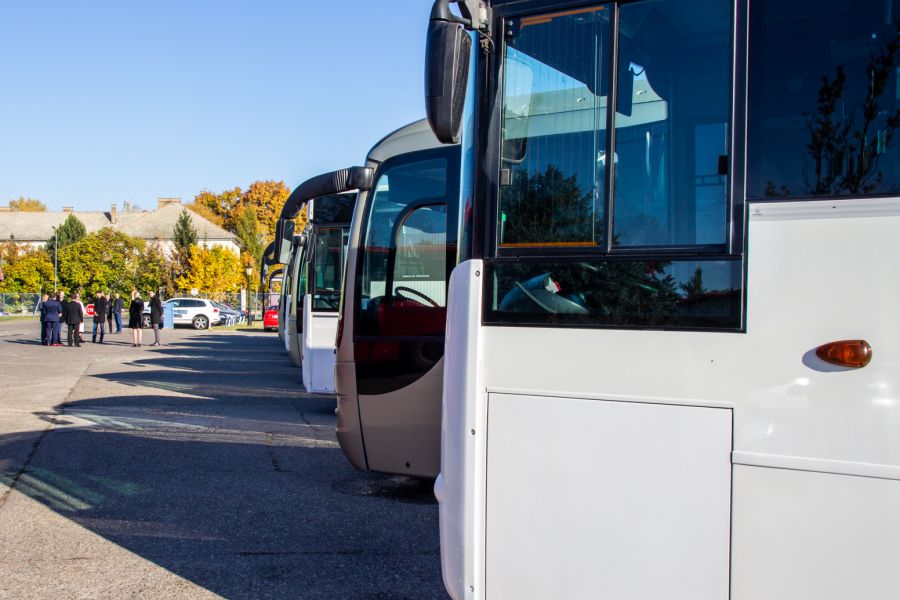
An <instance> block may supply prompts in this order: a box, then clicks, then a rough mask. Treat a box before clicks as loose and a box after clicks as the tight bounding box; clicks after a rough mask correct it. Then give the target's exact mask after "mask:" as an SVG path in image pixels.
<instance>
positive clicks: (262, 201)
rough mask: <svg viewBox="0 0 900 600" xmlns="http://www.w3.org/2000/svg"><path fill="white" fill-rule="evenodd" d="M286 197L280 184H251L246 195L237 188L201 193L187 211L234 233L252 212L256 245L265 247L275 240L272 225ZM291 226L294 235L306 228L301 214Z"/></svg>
mask: <svg viewBox="0 0 900 600" xmlns="http://www.w3.org/2000/svg"><path fill="white" fill-rule="evenodd" d="M290 195H291V190H290V188H288V187H287V186H286V185H285V184H284V182H283V181H254V182H253V183H251V184H250V187H249V188H247V190H246V191H245V190H242V189H241V188H240V187H236V188H234V189H232V190H225V191H224V192H222V193H220V194H216V193H214V192H211V191H209V190H203V191H202V192H200V193H199V194H197V195H196V196H195V197H194V201H193V202H191V203H190V204H187V207H188V208H190V209H191V210H193V211H194V212H195V213H197V214H198V215H200V216H202V217H205V218H207V219H209V220H210V221H212V222H213V223H215V224H216V225H218V226H219V227H221V228H223V229H227V230H228V231H231V232H235V231H236V229H237V225H238V223H237V221H238V220H239V219H240V217H241V216H242V215H245V211H246V210H247V209H252V210H253V211H254V212H255V214H256V220H257V222H258V223H259V237H260V243H262V245H263V247H265V246H266V245H267V244H268V243H269V242H270V241H271V240H273V239H274V238H275V222H276V221H277V220H278V217H279V216H281V209H282V207H283V206H284V203H285V201H287V199H288V196H290ZM295 223H296V227H295V229H296V231H302V230H303V227H305V226H306V211H305V210H304V211H303V213H302V214H301V215H300V216H299V217H298V218H297V219H296V220H295Z"/></svg>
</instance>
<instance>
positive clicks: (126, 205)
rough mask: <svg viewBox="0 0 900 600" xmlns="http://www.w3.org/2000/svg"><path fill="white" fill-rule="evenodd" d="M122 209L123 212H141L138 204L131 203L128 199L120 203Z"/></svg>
mask: <svg viewBox="0 0 900 600" xmlns="http://www.w3.org/2000/svg"><path fill="white" fill-rule="evenodd" d="M122 210H123V211H124V212H141V205H140V204H132V203H131V202H129V201H128V200H126V201H125V202H123V203H122Z"/></svg>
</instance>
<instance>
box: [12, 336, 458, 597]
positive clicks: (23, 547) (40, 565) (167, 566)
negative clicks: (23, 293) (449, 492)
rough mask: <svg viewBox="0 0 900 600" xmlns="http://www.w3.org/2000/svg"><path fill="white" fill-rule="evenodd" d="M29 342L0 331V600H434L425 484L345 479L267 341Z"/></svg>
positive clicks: (291, 375) (343, 464) (323, 408)
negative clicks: (138, 344) (49, 344)
mask: <svg viewBox="0 0 900 600" xmlns="http://www.w3.org/2000/svg"><path fill="white" fill-rule="evenodd" d="M37 331H38V324H37V322H36V321H31V320H28V321H11V322H9V321H0V482H2V483H3V486H0V598H15V599H21V598H41V599H43V598H52V599H67V598H73V599H78V600H87V599H107V598H110V599H112V598H115V599H119V598H128V599H136V598H165V599H170V598H172V599H180V598H189V599H194V598H197V599H202V598H227V599H245V598H246V599H257V598H273V599H304V598H341V599H370V600H391V599H417V600H418V599H428V598H447V595H446V592H445V591H444V588H443V584H442V582H441V569H440V550H439V539H438V510H437V503H436V501H435V499H434V494H433V491H432V485H433V482H430V481H420V480H417V479H414V478H408V477H387V476H381V475H375V474H371V473H361V472H359V471H357V470H356V469H355V468H354V467H352V466H351V465H350V464H349V463H348V462H347V460H346V459H345V458H344V455H343V454H342V453H341V451H340V448H339V447H338V444H337V441H336V439H335V435H334V427H335V424H336V421H337V417H336V416H335V414H334V408H335V400H334V397H333V396H323V395H312V394H306V393H305V392H303V391H302V390H303V387H302V383H301V378H300V370H299V369H297V368H296V367H294V366H293V364H292V363H291V362H290V359H289V358H288V357H287V354H286V353H285V352H284V347H283V345H281V344H280V342H279V340H278V337H277V335H275V334H274V333H264V332H262V331H260V330H256V331H250V330H245V331H240V330H238V331H220V330H215V329H214V330H212V331H194V330H191V329H176V330H175V331H168V330H167V331H164V332H163V346H161V347H159V348H153V347H149V346H147V345H146V342H147V341H148V337H147V336H146V332H145V337H144V342H145V345H144V346H143V347H141V348H132V347H131V343H132V340H131V335H130V331H128V332H127V333H124V332H123V333H122V334H120V335H111V336H107V338H106V340H107V343H106V344H102V345H101V344H91V343H90V341H88V342H87V344H85V346H84V347H82V348H68V347H65V346H63V347H49V348H48V347H44V346H41V345H40V344H39V343H38V339H37V337H38V336H37ZM89 338H90V336H89V335H88V336H87V338H86V339H88V340H89ZM149 338H150V341H151V342H152V332H150V336H149Z"/></svg>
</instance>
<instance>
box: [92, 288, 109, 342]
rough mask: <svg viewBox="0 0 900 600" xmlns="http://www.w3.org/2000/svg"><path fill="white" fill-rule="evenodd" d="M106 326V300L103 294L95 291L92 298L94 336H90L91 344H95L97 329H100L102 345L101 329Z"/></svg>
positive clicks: (101, 334) (101, 335)
mask: <svg viewBox="0 0 900 600" xmlns="http://www.w3.org/2000/svg"><path fill="white" fill-rule="evenodd" d="M104 325H106V298H104V297H103V293H102V292H100V290H97V293H96V295H95V297H94V334H93V335H92V336H91V343H92V344H96V343H97V327H100V343H101V344H102V343H103V333H104V331H103V328H104Z"/></svg>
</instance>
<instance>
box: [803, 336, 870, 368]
mask: <svg viewBox="0 0 900 600" xmlns="http://www.w3.org/2000/svg"><path fill="white" fill-rule="evenodd" d="M816 356H818V357H819V358H821V359H822V360H824V361H825V362H827V363H831V364H833V365H840V366H842V367H853V368H855V369H859V368H861V367H864V366H866V365H867V364H869V361H871V360H872V347H871V346H870V345H869V344H867V343H866V342H865V340H844V341H843V342H831V343H830V344H824V345H822V346H819V347H818V348H816Z"/></svg>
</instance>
